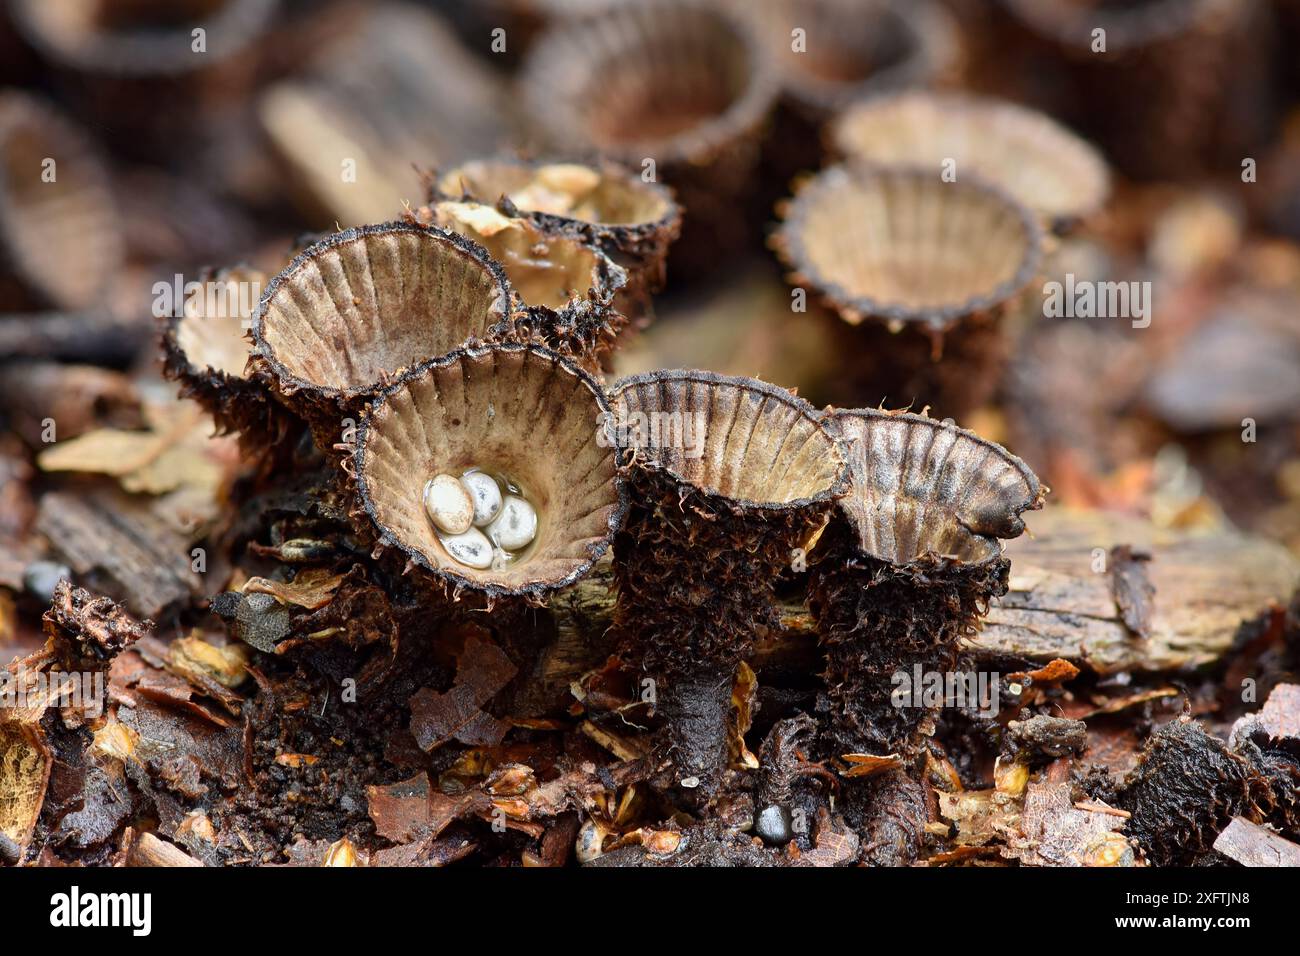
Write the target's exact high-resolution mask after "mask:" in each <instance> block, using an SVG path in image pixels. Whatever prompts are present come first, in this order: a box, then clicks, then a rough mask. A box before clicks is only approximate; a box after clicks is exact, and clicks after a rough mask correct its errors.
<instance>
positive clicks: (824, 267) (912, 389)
mask: <svg viewBox="0 0 1300 956" xmlns="http://www.w3.org/2000/svg"><path fill="white" fill-rule="evenodd" d="M782 211H783V216H784V223H783V224H782V226H781V229H780V230H779V232H778V233H777V234H776V236H775V237H774V239H773V244H774V245H775V247H776V250H777V252H778V254H779V255H780V256H781V258H782V260H783V261H784V262H785V263H786V265H787V266H789V268H790V269H791V270H792V273H791V276H790V281H791V282H792V283H793V284H795V285H796V286H800V287H808V288H809V289H810V290H811V291H813V292H814V293H816V294H818V295H819V296H820V297H821V298H822V299H824V300H825V301H826V302H827V303H828V304H829V305H830V306H831V307H832V308H833V309H834V310H835V311H836V312H837V313H838V314H839V316H840V317H841V318H842V319H843V320H844V321H845V322H847V323H849V324H850V325H853V326H865V328H863V330H862V331H860V332H856V333H855V334H854V335H853V336H851V340H852V341H853V342H855V343H856V344H857V345H858V354H857V355H855V362H854V364H853V365H852V366H851V367H850V368H849V369H848V377H849V378H850V379H853V380H856V382H857V388H858V392H857V394H858V396H859V398H860V400H862V401H864V402H870V403H873V404H874V403H877V402H880V401H889V402H891V403H896V404H906V403H908V402H918V403H932V404H934V405H935V407H937V408H939V409H941V410H942V411H943V412H944V413H945V414H948V415H953V416H960V415H963V414H965V413H966V412H967V411H969V410H970V409H972V408H974V407H977V406H978V405H979V404H980V403H981V402H982V401H984V400H985V399H987V398H988V397H989V395H990V394H991V393H992V391H993V389H994V388H995V387H996V385H997V381H998V377H999V375H1000V373H1001V370H1002V367H1003V365H1004V362H1005V357H1006V356H1005V352H1006V347H1005V342H1004V340H1003V337H1002V334H1001V330H1000V329H999V327H998V321H997V320H998V318H999V317H1000V315H1001V314H1002V313H1003V312H1004V311H1005V310H1006V309H1007V308H1008V307H1009V306H1010V305H1011V304H1012V303H1013V302H1014V301H1015V300H1016V299H1017V298H1018V296H1019V295H1020V294H1021V293H1022V292H1023V291H1024V290H1025V288H1026V287H1027V286H1028V285H1029V283H1030V281H1031V280H1032V279H1033V278H1034V276H1035V275H1036V274H1037V272H1038V268H1039V264H1040V260H1041V255H1042V229H1041V227H1040V226H1039V224H1038V221H1037V219H1036V217H1035V216H1034V214H1033V213H1032V212H1031V211H1030V210H1029V209H1028V208H1026V207H1025V206H1024V205H1022V204H1021V203H1020V202H1019V201H1017V200H1016V199H1014V198H1012V197H1011V196H1010V195H1008V194H1007V193H1005V192H1004V191H1002V190H1001V189H998V188H997V187H994V186H991V185H989V184H986V183H984V182H981V181H979V180H978V179H976V178H975V177H974V176H970V175H967V174H965V173H963V172H961V171H959V172H958V174H957V179H956V181H948V180H946V179H945V178H944V177H943V169H941V168H934V169H921V168H912V167H909V168H902V167H898V168H894V167H875V166H869V165H864V164H841V165H837V166H831V167H829V168H827V169H825V170H823V171H822V172H821V173H818V174H817V175H816V176H814V177H812V178H811V179H810V180H808V181H807V182H806V183H805V184H804V185H803V187H802V188H801V189H800V190H799V192H798V194H797V195H796V196H795V198H794V199H792V200H790V201H788V202H787V203H784V204H782ZM859 359H860V360H859ZM864 393H865V394H864Z"/></svg>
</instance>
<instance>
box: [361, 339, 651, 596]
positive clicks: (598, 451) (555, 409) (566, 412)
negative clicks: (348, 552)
mask: <svg viewBox="0 0 1300 956" xmlns="http://www.w3.org/2000/svg"><path fill="white" fill-rule="evenodd" d="M608 413H609V404H608V402H607V401H606V399H605V395H604V393H603V391H602V390H601V388H600V386H599V385H598V384H597V383H596V381H595V380H594V379H593V378H592V377H591V376H590V375H589V374H587V373H586V372H584V371H583V370H582V369H580V368H578V367H577V366H576V365H574V364H573V363H571V362H569V361H568V360H567V359H565V358H564V357H563V356H561V355H559V354H558V353H556V352H553V351H551V350H549V349H545V348H542V347H541V346H537V345H523V344H507V345H489V346H484V347H482V348H469V349H457V350H456V351H454V352H452V353H450V354H449V355H446V356H443V357H441V358H438V359H435V360H434V361H432V362H428V363H426V364H424V365H422V366H420V367H418V368H414V369H411V370H410V371H409V372H408V373H407V374H406V375H404V376H403V377H402V378H401V379H400V380H399V381H397V382H395V383H393V384H392V385H389V386H388V387H387V388H385V389H384V390H383V391H382V392H381V393H380V394H379V396H378V397H377V398H376V399H375V401H374V402H373V404H372V405H371V406H370V408H369V409H368V410H367V412H366V415H365V418H364V420H363V421H362V423H361V426H360V429H359V430H358V434H357V443H356V450H355V451H354V453H353V457H352V472H353V474H354V476H355V479H356V484H357V491H358V498H359V504H360V513H359V514H358V516H357V517H358V518H359V520H360V527H359V530H361V531H362V532H363V534H365V535H366V536H368V537H370V538H371V539H373V540H375V541H376V542H377V544H378V546H379V547H380V549H381V551H384V550H390V551H393V552H395V553H396V556H398V557H400V558H404V559H405V561H406V569H407V570H413V571H416V572H418V573H420V574H424V575H427V576H429V577H431V578H432V579H434V581H436V582H439V583H441V584H442V585H444V587H445V589H446V590H448V591H449V592H450V593H451V594H452V595H453V596H458V595H459V593H460V592H462V591H468V592H474V593H478V594H482V595H486V597H487V598H488V600H489V601H496V600H498V599H501V598H519V599H523V600H527V601H530V602H537V601H540V600H541V599H542V598H544V597H545V595H547V594H548V593H550V592H552V591H555V590H558V589H559V588H562V587H565V586H567V585H569V584H572V583H573V582H574V581H576V580H578V578H580V577H581V576H582V575H583V574H585V573H586V572H587V571H588V570H589V569H590V568H591V566H592V565H593V564H594V563H595V562H596V560H597V559H598V558H599V557H600V556H601V555H602V554H604V553H605V551H606V549H607V548H608V547H609V543H610V541H611V540H612V538H613V535H614V532H615V531H616V530H617V529H618V528H619V526H620V524H621V522H622V520H623V514H624V511H625V508H626V498H625V495H624V492H623V483H622V479H621V478H620V477H619V474H618V465H619V451H618V448H617V446H616V445H615V443H614V442H613V441H612V440H611V439H610V438H609V436H608V434H607V432H606V430H605V426H606V424H607V419H608ZM472 468H477V469H480V470H483V471H486V472H488V473H489V474H498V475H503V476H505V477H506V478H508V479H509V480H510V481H512V482H513V483H515V484H516V485H517V486H518V487H519V489H520V491H521V493H522V495H523V497H524V498H525V499H526V500H528V501H529V502H530V503H531V504H532V505H533V506H534V507H535V508H536V509H537V514H538V527H537V536H536V538H535V539H534V540H533V542H532V543H531V544H530V545H528V546H527V548H526V549H524V550H522V551H521V552H519V554H518V556H517V558H516V559H515V560H514V561H513V562H511V563H510V564H507V565H506V566H505V567H504V568H503V569H500V570H493V569H491V568H489V569H486V570H476V569H474V568H471V567H467V566H465V565H463V564H460V563H458V562H457V561H456V560H455V559H454V558H452V557H451V555H450V554H448V552H447V550H446V548H445V547H444V545H443V544H442V542H441V541H440V540H439V537H438V535H437V534H436V533H435V531H434V529H433V526H432V524H431V523H430V519H429V517H428V514H427V513H426V511H425V506H424V485H425V482H426V481H427V480H429V479H430V478H433V477H434V476H435V475H439V474H451V475H454V476H459V475H461V474H462V473H464V472H465V471H467V470H469V469H472Z"/></svg>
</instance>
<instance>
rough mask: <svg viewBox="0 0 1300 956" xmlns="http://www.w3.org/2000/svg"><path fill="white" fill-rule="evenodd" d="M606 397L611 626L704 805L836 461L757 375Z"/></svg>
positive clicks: (827, 501) (842, 487)
mask: <svg viewBox="0 0 1300 956" xmlns="http://www.w3.org/2000/svg"><path fill="white" fill-rule="evenodd" d="M611 405H612V408H613V413H614V425H615V431H616V434H617V435H618V438H619V443H620V445H622V446H623V447H624V448H625V450H626V452H627V454H628V456H629V458H630V464H629V466H628V474H629V478H628V480H629V487H630V506H629V510H628V519H627V523H626V525H625V526H624V529H623V531H621V532H620V533H619V535H618V537H617V538H616V539H615V544H614V570H615V576H616V580H617V583H618V598H617V604H616V609H615V626H616V629H617V630H618V632H619V634H620V637H621V643H622V646H623V647H624V652H625V656H626V657H627V658H628V659H629V660H634V661H637V662H638V664H639V666H640V667H641V669H642V670H643V671H644V672H645V673H647V674H648V675H649V676H650V677H651V678H653V679H654V680H655V682H656V691H655V694H656V698H657V705H656V706H657V708H658V709H659V711H660V712H661V713H662V714H663V715H664V717H665V736H664V738H663V743H662V747H661V751H660V755H661V757H662V758H663V759H664V760H665V762H666V763H667V764H669V765H670V772H671V774H672V780H673V782H674V783H675V784H677V785H678V786H679V787H681V788H682V789H681V790H679V791H678V793H679V794H680V795H681V796H682V797H683V798H685V799H687V800H689V801H692V802H698V801H701V800H707V799H708V798H709V797H710V796H712V795H713V793H714V792H715V791H716V789H717V786H718V784H719V782H720V777H721V775H722V773H723V771H724V770H725V765H726V757H727V723H726V720H727V714H728V710H729V705H730V699H731V686H732V680H733V678H734V675H735V672H736V668H737V666H738V665H739V664H740V663H741V662H742V661H743V660H744V659H745V658H746V657H748V656H749V654H750V651H751V650H752V647H753V641H754V636H755V633H756V632H757V631H758V630H759V629H761V628H764V627H771V626H775V625H776V623H777V612H776V609H775V601H774V588H775V585H776V582H777V579H778V578H779V577H780V576H781V575H782V573H783V572H786V571H789V570H790V569H792V568H798V567H800V566H801V564H802V561H803V555H804V553H805V552H806V551H807V550H808V549H810V548H811V547H812V546H813V545H814V544H815V542H816V539H817V535H818V533H819V532H820V530H821V529H822V528H823V527H824V526H825V523H826V521H827V520H828V517H829V515H830V513H831V509H832V508H833V506H834V503H835V499H836V498H838V497H839V496H840V495H842V494H844V493H845V491H846V490H847V488H848V471H847V464H846V462H845V458H844V455H843V454H842V452H841V450H840V448H839V445H838V443H837V441H836V439H835V437H834V436H833V435H832V434H831V432H830V431H829V430H828V429H827V428H826V426H825V425H824V424H823V423H822V421H821V420H820V417H819V415H818V413H817V412H816V411H815V410H814V409H813V408H812V406H810V405H809V404H808V403H807V402H805V401H804V400H803V399H800V398H798V397H797V396H795V395H794V394H792V393H791V392H789V391H786V390H785V389H783V388H779V387H777V386H775V385H769V384H767V383H766V382H760V381H758V380H756V379H750V378H732V377H727V376H722V375H716V374H714V373H712V372H700V371H658V372H650V373H646V374H643V375H636V376H632V377H630V378H626V379H623V380H621V381H619V382H617V383H616V384H615V385H614V388H613V392H612V396H611Z"/></svg>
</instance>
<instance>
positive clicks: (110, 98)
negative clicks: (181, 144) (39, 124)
mask: <svg viewBox="0 0 1300 956" xmlns="http://www.w3.org/2000/svg"><path fill="white" fill-rule="evenodd" d="M277 5H278V0H58V2H50V0H14V2H13V3H12V4H11V8H12V16H13V19H14V23H15V25H16V26H17V27H18V28H19V30H20V31H22V33H23V34H24V36H25V37H26V38H27V40H28V41H29V42H30V43H31V44H32V45H33V46H35V47H36V48H37V49H38V50H40V51H41V53H42V55H43V56H44V57H45V58H46V59H48V60H49V61H50V62H51V63H53V64H54V65H55V66H56V67H57V68H58V69H59V70H60V71H61V73H62V78H63V79H65V80H66V81H67V82H68V84H69V85H71V86H72V87H73V88H74V90H75V95H78V96H81V97H84V98H86V99H88V103H87V109H91V110H94V111H96V112H102V113H111V114H112V116H113V122H112V123H111V124H108V127H107V128H108V129H109V130H110V131H111V132H112V133H113V135H114V137H115V139H116V140H117V141H118V143H119V145H121V146H123V147H125V148H130V149H135V150H136V151H143V150H145V149H147V148H150V147H153V146H157V145H159V143H160V142H161V141H162V140H161V139H160V137H163V136H170V137H174V136H175V134H176V131H177V127H178V125H180V124H183V123H185V122H190V121H192V120H194V119H196V118H197V116H198V115H199V114H201V113H202V112H203V111H204V109H205V108H206V107H207V106H208V105H210V104H211V103H212V102H214V101H216V100H217V99H220V98H231V99H233V98H234V97H237V96H239V95H241V93H242V92H244V91H245V90H246V89H247V88H248V85H249V84H250V83H251V81H252V79H253V73H254V68H255V66H256V63H255V46H256V44H257V41H258V40H259V38H260V37H262V36H263V35H264V32H265V31H266V29H267V27H268V25H269V24H270V21H271V19H272V17H273V15H274V14H275V11H276V7H277ZM160 116H166V117H168V122H167V123H166V124H160V123H159V117H160ZM164 125H165V126H166V130H165V131H164V130H163V129H162V126H164Z"/></svg>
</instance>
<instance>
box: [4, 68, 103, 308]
mask: <svg viewBox="0 0 1300 956" xmlns="http://www.w3.org/2000/svg"><path fill="white" fill-rule="evenodd" d="M122 256H123V240H122V233H121V226H120V224H119V221H118V219H117V214H116V211H115V209H114V204H113V197H112V193H111V191H110V188H109V177H108V171H107V170H106V169H105V167H104V166H103V164H102V162H101V160H100V159H99V157H98V156H97V155H96V153H95V150H94V148H93V146H92V145H91V143H90V141H89V139H88V138H87V137H86V136H84V135H83V134H82V132H81V131H80V130H79V129H78V128H77V127H75V126H74V125H72V123H71V122H70V121H68V120H66V119H64V118H63V117H62V115H61V114H60V113H59V112H58V111H57V110H55V109H54V107H53V106H51V105H50V104H49V103H46V102H44V101H43V100H40V99H37V98H36V97H34V96H29V95H27V94H26V93H20V92H18V91H16V90H9V91H5V92H3V93H0V293H3V300H4V301H5V303H6V305H7V307H9V308H14V307H15V305H16V304H17V303H20V302H23V301H25V300H26V301H30V302H33V303H36V302H39V303H43V304H50V305H55V306H58V307H61V308H66V309H80V308H85V307H87V306H92V305H102V304H103V301H104V299H105V298H106V297H107V296H106V292H107V290H108V287H109V286H110V285H111V284H112V280H113V278H114V276H115V273H116V271H117V270H118V268H119V267H120V266H121V264H122ZM11 285H12V286H13V288H9V286H11Z"/></svg>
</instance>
